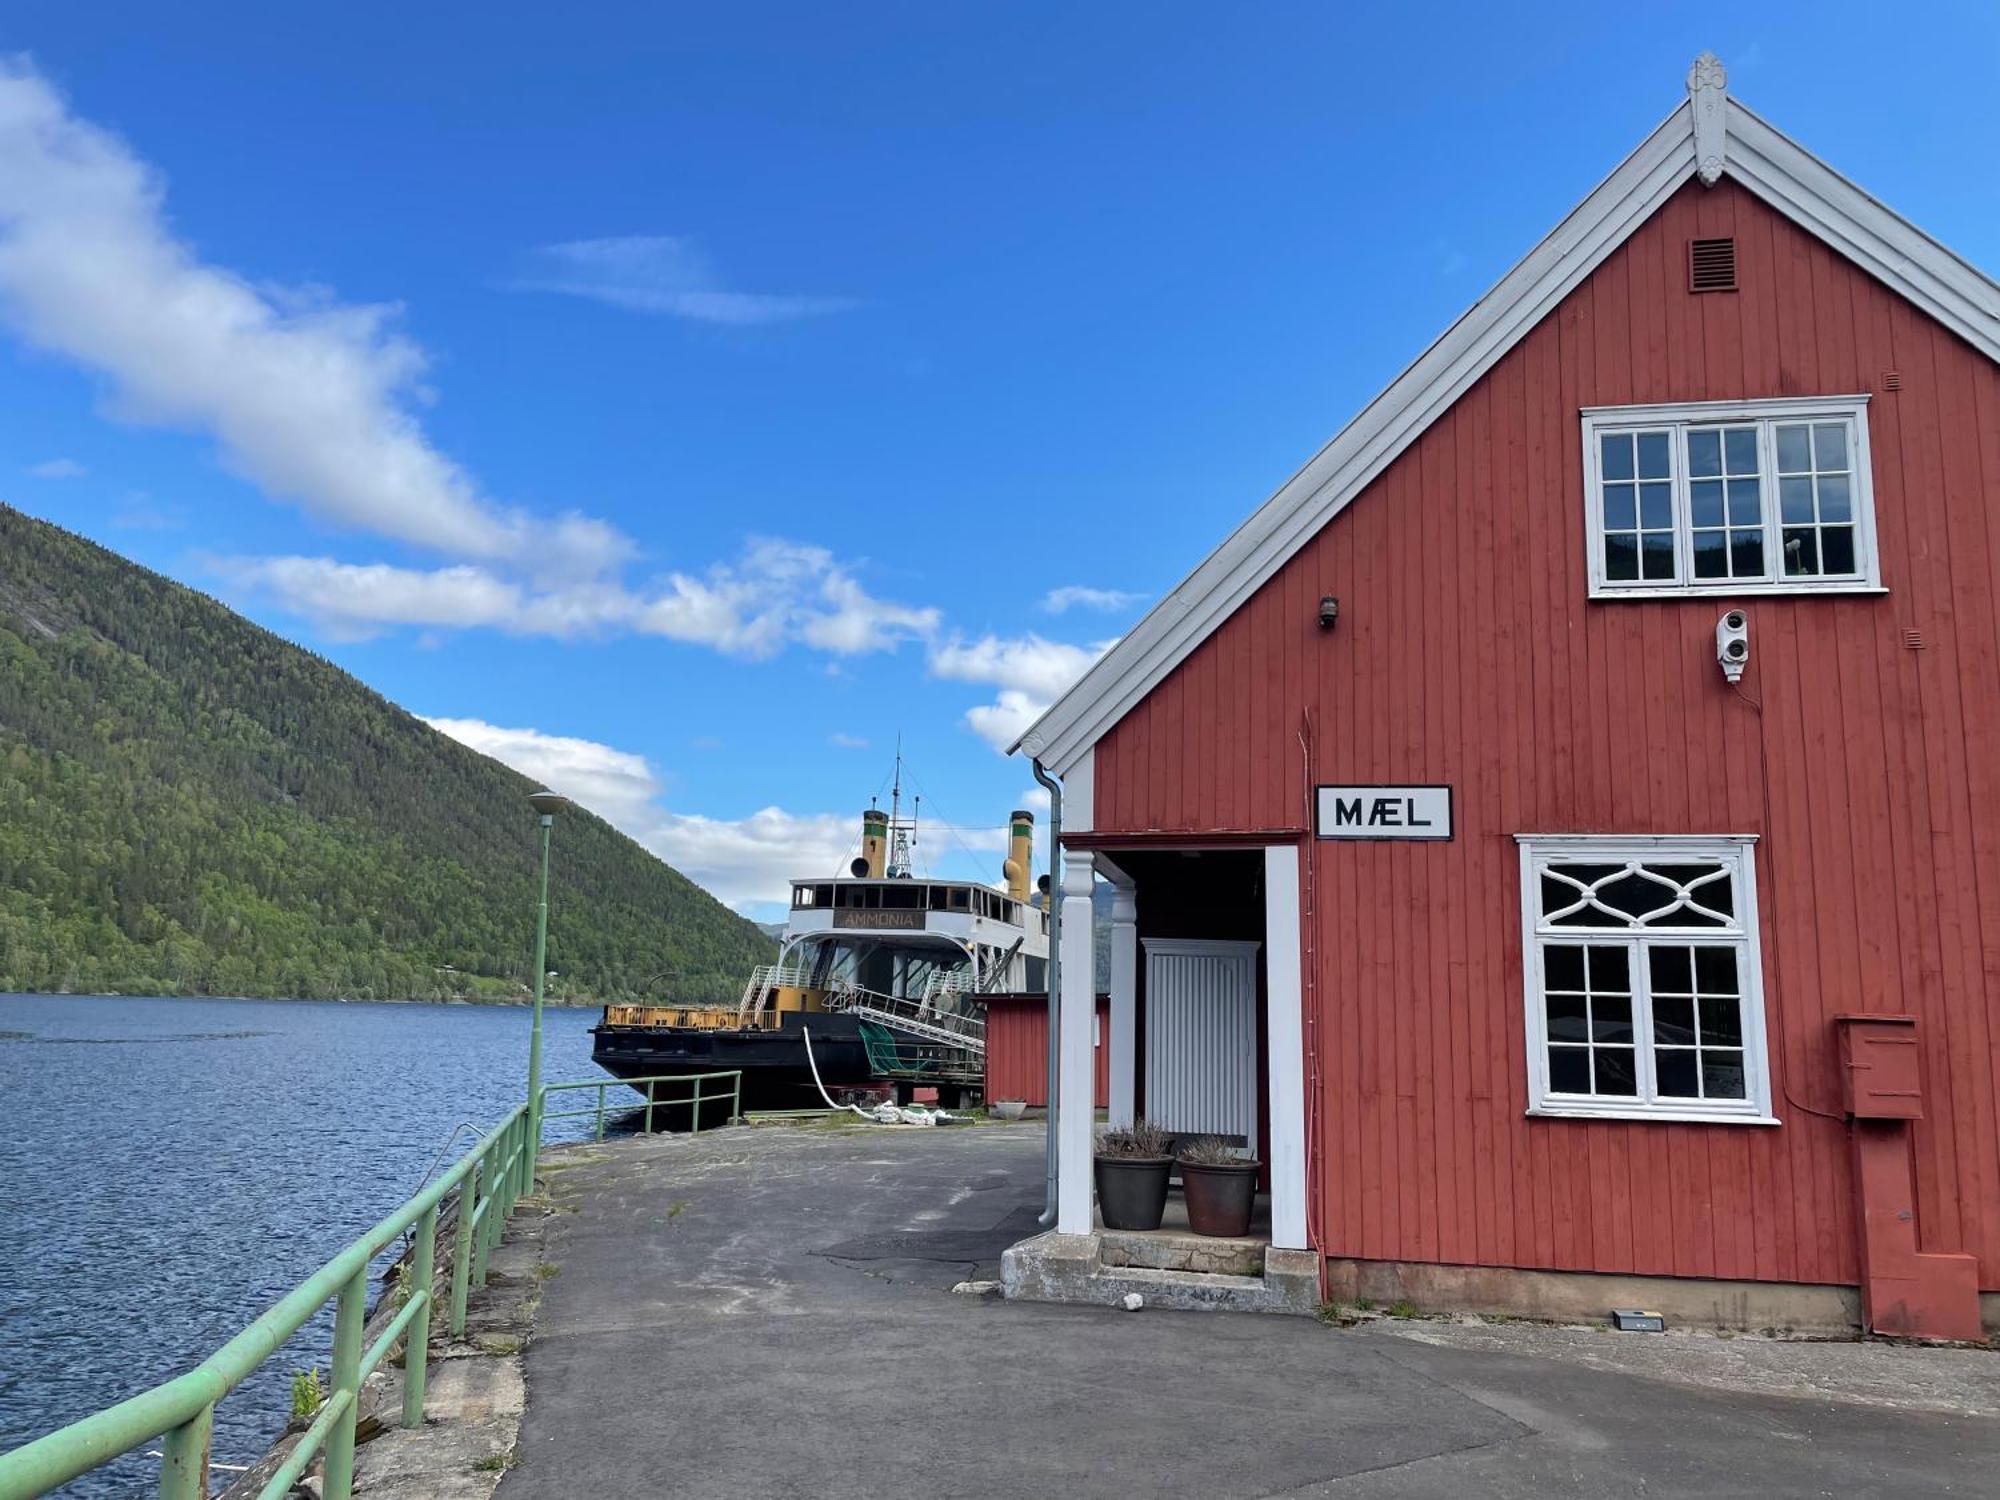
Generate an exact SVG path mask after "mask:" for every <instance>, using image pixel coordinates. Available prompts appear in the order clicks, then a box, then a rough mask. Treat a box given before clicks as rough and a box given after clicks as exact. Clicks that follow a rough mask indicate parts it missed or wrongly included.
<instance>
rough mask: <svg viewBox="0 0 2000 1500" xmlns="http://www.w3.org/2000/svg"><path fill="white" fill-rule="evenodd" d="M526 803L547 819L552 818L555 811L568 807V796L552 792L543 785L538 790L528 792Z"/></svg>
mask: <svg viewBox="0 0 2000 1500" xmlns="http://www.w3.org/2000/svg"><path fill="white" fill-rule="evenodd" d="M528 803H529V805H530V806H531V807H533V808H534V809H535V811H536V812H538V813H540V814H541V815H542V817H543V818H544V819H548V818H553V817H554V816H555V815H556V814H557V813H559V812H561V811H562V810H563V809H564V808H566V807H568V806H569V798H567V797H565V796H564V795H563V794H562V793H561V792H552V791H550V790H549V789H548V788H547V787H543V788H542V789H541V790H540V791H539V792H530V793H528Z"/></svg>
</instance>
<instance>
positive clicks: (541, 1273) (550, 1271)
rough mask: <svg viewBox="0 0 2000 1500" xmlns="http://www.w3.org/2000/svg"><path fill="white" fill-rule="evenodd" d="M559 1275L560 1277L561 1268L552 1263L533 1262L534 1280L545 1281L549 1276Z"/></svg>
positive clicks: (543, 1261)
mask: <svg viewBox="0 0 2000 1500" xmlns="http://www.w3.org/2000/svg"><path fill="white" fill-rule="evenodd" d="M560 1275H562V1267H561V1266H559V1265H556V1264H555V1263H554V1262H552V1261H546V1260H538V1261H536V1262H535V1279H536V1280H537V1281H547V1280H548V1279H549V1278H550V1277H551V1276H560Z"/></svg>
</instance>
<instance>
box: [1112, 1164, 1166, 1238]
mask: <svg viewBox="0 0 2000 1500" xmlns="http://www.w3.org/2000/svg"><path fill="white" fill-rule="evenodd" d="M1096 1166H1097V1211H1098V1213H1099V1214H1100V1215H1101V1216H1102V1217H1103V1219H1104V1227H1105V1228H1106V1229H1158V1228H1159V1227H1160V1215H1162V1214H1164V1213H1165V1212H1166V1211H1167V1174H1168V1173H1169V1172H1171V1171H1172V1170H1173V1167H1174V1160H1173V1158H1172V1157H1170V1156H1100V1157H1098V1158H1097V1159H1096Z"/></svg>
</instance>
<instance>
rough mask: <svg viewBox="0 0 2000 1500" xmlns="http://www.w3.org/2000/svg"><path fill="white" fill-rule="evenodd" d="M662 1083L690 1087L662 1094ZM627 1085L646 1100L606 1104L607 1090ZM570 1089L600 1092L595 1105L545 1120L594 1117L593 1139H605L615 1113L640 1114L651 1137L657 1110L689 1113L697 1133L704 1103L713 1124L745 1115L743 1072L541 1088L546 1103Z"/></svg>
mask: <svg viewBox="0 0 2000 1500" xmlns="http://www.w3.org/2000/svg"><path fill="white" fill-rule="evenodd" d="M662 1084H685V1085H688V1086H689V1087H688V1089H687V1092H686V1093H685V1094H683V1093H682V1092H681V1091H680V1090H678V1089H675V1090H671V1091H669V1092H668V1093H667V1094H665V1095H662V1094H661V1092H660V1085H662ZM627 1086H630V1087H632V1088H635V1089H639V1090H640V1092H642V1093H643V1094H645V1096H646V1097H645V1100H644V1101H643V1102H642V1103H637V1104H627V1103H624V1102H623V1101H620V1102H618V1103H613V1104H609V1105H607V1103H606V1102H605V1091H606V1090H608V1089H615V1088H624V1087H627ZM571 1089H595V1090H596V1091H597V1102H596V1104H595V1106H594V1107H586V1108H584V1109H566V1110H561V1111H559V1112H557V1113H555V1114H549V1113H546V1112H545V1113H544V1114H543V1115H542V1118H543V1119H544V1120H581V1119H585V1118H594V1119H595V1120H596V1126H595V1134H594V1135H593V1136H592V1139H593V1140H599V1141H601V1140H603V1139H604V1127H605V1125H606V1123H607V1121H608V1119H609V1117H610V1115H612V1114H616V1113H617V1112H619V1111H621V1110H623V1111H636V1112H638V1113H639V1115H640V1116H641V1120H642V1124H641V1128H642V1129H643V1130H645V1131H646V1132H647V1133H648V1134H650V1133H651V1132H652V1129H653V1111H654V1110H655V1109H662V1110H665V1109H685V1110H687V1111H688V1119H689V1121H690V1129H692V1130H696V1131H698V1130H700V1129H701V1128H702V1126H701V1121H702V1106H703V1105H704V1104H706V1105H707V1106H708V1120H709V1123H710V1124H711V1125H717V1124H720V1125H726V1124H728V1123H729V1122H730V1121H731V1120H735V1119H738V1118H740V1117H741V1116H742V1114H743V1075H742V1073H740V1072H732V1073H656V1074H653V1075H652V1076H650V1077H647V1078H586V1079H583V1080H581V1081H580V1082H577V1083H551V1084H547V1085H545V1086H544V1087H543V1089H542V1095H543V1098H544V1100H546V1099H547V1096H548V1095H550V1094H553V1093H557V1092H560V1091H566V1090H571ZM725 1101H727V1103H728V1108H726V1109H724V1108H722V1105H723V1103H724V1102H725Z"/></svg>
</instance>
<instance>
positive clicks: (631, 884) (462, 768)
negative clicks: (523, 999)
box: [0, 505, 775, 1001]
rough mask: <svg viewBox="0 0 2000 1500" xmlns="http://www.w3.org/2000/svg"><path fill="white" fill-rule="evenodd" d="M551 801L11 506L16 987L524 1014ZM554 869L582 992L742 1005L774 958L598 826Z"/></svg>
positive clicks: (562, 952)
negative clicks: (541, 832)
mask: <svg viewBox="0 0 2000 1500" xmlns="http://www.w3.org/2000/svg"><path fill="white" fill-rule="evenodd" d="M531 789H532V787H531V784H530V783H529V782H528V781H527V780H526V779H524V778H523V777H521V776H520V775H518V774H516V773H515V772H513V771H510V770H508V769H507V768H506V767H504V766H502V765H500V764H499V763H498V762H496V761H492V760H489V759H487V758H486V757H485V756H483V755H480V754H478V753H476V752H475V751H472V750H469V749H467V748H466V747H465V746H463V745H461V744H459V743H458V742H457V741H455V740H451V739H448V738H446V737H445V736H444V735H442V734H439V733H438V732H437V731H436V730H434V729H431V728H430V727H429V726H428V725H426V724H424V723H422V722H420V721H419V720H417V719H416V718H413V717H412V716H411V715H410V714H408V713H406V712H404V711H403V710H402V709H400V708H398V707H396V705H394V704H393V703H390V702H388V701H387V700H386V699H384V698H382V697H381V696H380V695H379V694H377V693H374V692H371V691H370V690H369V689H368V688H366V687H364V686H362V684H361V683H359V682H357V681H356V680H355V679H354V678H352V677H350V676H348V675H347V674H346V673H345V672H342V671H341V670H339V669H338V668H337V667H334V666H333V665H332V664H330V663H329V662H326V661H324V660H322V659H321V658H319V657H317V656H314V655H312V654H311V653H310V652H307V651H303V650H301V649H299V648H298V647H297V646H294V645H291V644H290V643H288V642H286V641H283V640H280V639H279V638H278V637H277V636H274V635H272V634H271V633H270V632H269V631H266V630H262V629H259V628H258V627H257V626H255V625H253V624H251V623H250V622H249V621H247V620H245V619H243V618H241V617H240V616H238V615H235V614H233V613H231V612H230V611H229V610H227V609H225V608H223V606H221V605H220V604H218V603H216V602H215V601H214V600H212V599H209V598H206V597H205V596H203V595H200V594H197V593H195V592H193V591H192V590H190V589H186V588H183V587H181V586H180V585H179V584H177V583H173V582H171V581H169V580H167V579H165V578H162V577H160V576H159V575H158V574H156V573H150V572H147V571H146V570H145V569H143V568H140V567H137V566H135V565H134V564H132V563H129V562H126V561H125V560H123V559H122V558H119V557H117V556H115V555H114V554H112V553H110V552H107V551H105V550H104V549H103V548H101V547H98V546H95V545H93V544H92V543H90V542H86V541H84V540H82V539H80V538H78V537H75V536H72V535H70V534H69V533H68V532H65V531H62V530H60V529H58V528H56V527H54V526H50V525H48V524H46V523H44V522H41V521H36V520H33V519H31V518H30V517H27V516H24V515H22V514H21V513H20V512H19V511H15V510H11V509H9V508H7V507H6V506H4V505H0V991H5V990H69V991H79V992H80V991H111V992H120V993H125V994H215V995H280V996H298V997H306V998H313V997H332V996H348V997H358V998H371V997H372V998H378V999H410V998H417V999H423V998H434V997H441V996H443V995H445V994H447V993H458V994H472V995H476V996H483V997H486V998H505V997H508V996H514V997H518V996H520V995H521V994H522V993H523V988H522V985H523V982H524V981H525V980H526V979H527V977H528V971H529V968H530V966H531V964H532V962H533V948H532V945H533V936H534V925H533V923H534V907H533V901H534V872H535V858H536V845H535V829H534V815H533V813H532V812H531V811H530V810H529V808H528V806H527V804H526V803H525V802H524V801H523V797H524V795H525V794H526V793H527V792H528V791H529V790H531ZM553 869H554V873H553V877H552V885H551V893H550V908H551V913H552V915H551V919H550V927H549V949H550V951H549V967H550V968H552V969H554V970H556V971H558V973H559V974H560V975H561V978H560V979H559V980H558V982H557V990H558V992H559V993H560V994H561V995H562V996H563V997H564V998H566V999H570V1000H578V1001H582V1000H599V999H608V998H620V997H630V996H636V995H641V994H646V995H658V996H672V997H674V998H706V999H713V998H716V997H719V996H725V995H726V996H730V997H732V998H733V997H734V995H735V994H736V993H737V992H738V991H739V990H740V989H741V987H742V984H743V980H744V978H745V975H746V971H747V969H748V967H749V966H750V965H752V964H755V963H759V962H765V961H768V959H769V958H770V957H771V956H772V954H773V951H774V946H775V945H774V944H772V942H771V941H770V939H769V938H768V937H766V936H765V934H763V933H762V932H760V931H759V930H758V929H757V928H756V927H755V926H754V925H753V924H752V923H750V922H748V921H745V920H744V919H742V918H740V917H738V916H736V915H735V914H734V913H733V912H731V911H729V910H728V909H727V908H725V907H724V906H722V905H721V904H720V903H719V902H717V901H716V900H715V899H714V898H713V897H711V896H710V895H708V893H707V892H705V891H703V890H702V889H700V888H699V887H698V886H696V885H695V884H693V883H692V882H691V881H689V880H687V879H686V878H685V877H683V876H681V875H680V874H678V873H677V872H675V871H674V870H671V869H669V868H668V867H667V866H666V865H663V864H661V863H660V862H659V861H658V860H656V859H654V858H653V857H652V856H651V855H650V854H648V853H646V852H645V851H644V850H643V849H641V848H640V847H639V846H638V845H637V844H635V843H633V842H632V841H631V840H630V839H628V838H626V837H625V836H624V835H623V834H620V833H618V832H616V831H614V830H613V829H612V828H611V827H610V826H609V825H608V824H606V823H604V822H603V821H601V820H600V819H598V818H596V817H593V816H591V815H590V814H588V813H583V812H577V813H573V814H570V815H566V816H565V817H563V818H562V819H561V820H560V822H559V826H558V827H557V829H556V838H555V862H554V867H553ZM447 968H448V969H449V970H451V971H453V972H449V973H446V972H441V971H442V970H445V969H447ZM663 975H664V976H666V977H664V978H661V977H659V976H663Z"/></svg>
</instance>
